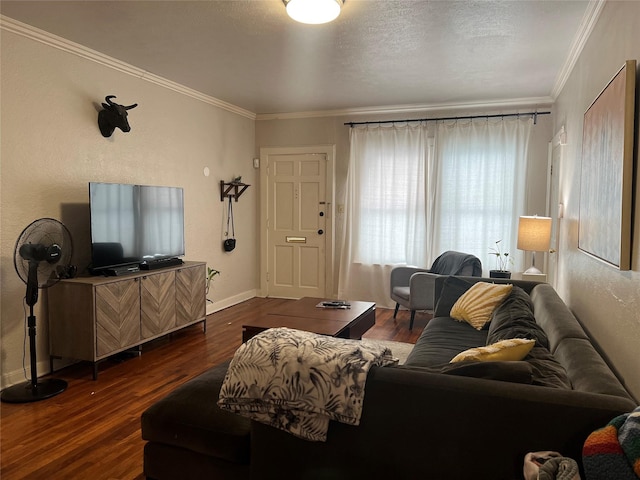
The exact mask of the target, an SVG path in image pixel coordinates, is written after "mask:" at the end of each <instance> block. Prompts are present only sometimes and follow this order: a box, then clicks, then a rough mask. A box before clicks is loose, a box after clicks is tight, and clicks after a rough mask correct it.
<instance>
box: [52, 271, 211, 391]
mask: <svg viewBox="0 0 640 480" xmlns="http://www.w3.org/2000/svg"><path fill="white" fill-rule="evenodd" d="M206 275H207V272H206V263H204V262H184V263H183V264H181V265H180V266H174V267H169V268H165V269H163V270H157V271H153V272H148V271H144V272H143V271H140V272H136V273H131V274H130V275H126V276H123V277H104V276H99V277H98V276H95V277H76V278H69V279H63V280H60V281H59V282H58V283H56V284H55V285H53V286H52V287H51V288H49V289H48V291H47V293H48V297H49V312H48V313H49V341H50V356H49V360H50V362H51V365H50V366H51V371H53V359H54V358H70V359H75V360H85V361H89V362H91V363H93V378H94V379H96V378H97V376H98V362H100V361H102V360H104V359H106V358H107V357H110V356H112V355H115V354H117V353H120V352H124V351H127V350H130V349H132V348H136V347H139V346H141V345H143V344H144V343H146V342H149V341H151V340H154V339H156V338H159V337H162V336H164V335H167V334H168V333H171V332H175V331H177V330H180V329H182V328H185V327H188V326H190V325H195V324H197V323H202V326H203V331H205V332H206V302H207V300H206V293H205V284H206V282H205V279H206Z"/></svg>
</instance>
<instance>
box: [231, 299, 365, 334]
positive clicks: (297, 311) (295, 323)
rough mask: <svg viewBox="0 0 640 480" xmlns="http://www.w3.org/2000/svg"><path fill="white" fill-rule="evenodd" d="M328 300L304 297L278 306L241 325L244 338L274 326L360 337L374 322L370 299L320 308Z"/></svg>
mask: <svg viewBox="0 0 640 480" xmlns="http://www.w3.org/2000/svg"><path fill="white" fill-rule="evenodd" d="M326 300H327V299H322V298H313V297H304V298H301V299H300V300H296V301H295V302H290V303H287V304H286V305H281V306H280V307H277V308H274V309H273V310H271V311H269V312H268V313H267V314H266V315H263V316H261V317H258V318H256V319H255V320H252V321H251V324H249V325H243V341H246V340H247V339H248V338H251V337H252V336H253V335H255V334H257V333H259V332H260V331H262V330H266V329H268V328H275V327H287V328H294V329H296V330H306V331H309V332H314V333H319V334H322V335H331V336H334V337H343V338H360V337H361V336H362V333H364V332H365V331H367V330H368V329H369V328H371V327H372V326H373V325H374V324H375V306H376V304H375V303H373V302H355V301H354V302H352V301H349V303H350V304H351V308H349V309H344V310H343V309H337V308H320V307H316V305H318V304H319V303H321V302H323V301H326Z"/></svg>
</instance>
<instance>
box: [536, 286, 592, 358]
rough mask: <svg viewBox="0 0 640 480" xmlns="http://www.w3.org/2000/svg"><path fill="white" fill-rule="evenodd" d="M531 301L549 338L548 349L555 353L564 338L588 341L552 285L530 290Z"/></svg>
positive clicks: (537, 317)
mask: <svg viewBox="0 0 640 480" xmlns="http://www.w3.org/2000/svg"><path fill="white" fill-rule="evenodd" d="M531 302H532V303H533V311H534V313H535V316H536V322H537V323H538V325H540V326H541V327H542V328H543V329H544V331H545V333H546V334H547V338H548V339H549V351H550V352H551V353H553V354H554V355H555V353H556V348H557V347H558V344H559V343H560V342H561V341H562V340H563V339H565V338H582V339H584V340H587V341H590V340H589V337H588V336H587V334H586V333H585V331H584V330H583V329H582V326H581V325H580V323H579V322H578V320H577V319H576V317H574V316H573V314H572V313H571V311H570V310H569V308H567V306H566V305H565V303H564V302H563V301H562V299H561V298H560V297H559V296H558V294H557V293H556V291H555V290H554V289H553V287H552V286H551V285H549V284H546V283H541V284H539V285H536V286H535V287H534V288H533V290H531Z"/></svg>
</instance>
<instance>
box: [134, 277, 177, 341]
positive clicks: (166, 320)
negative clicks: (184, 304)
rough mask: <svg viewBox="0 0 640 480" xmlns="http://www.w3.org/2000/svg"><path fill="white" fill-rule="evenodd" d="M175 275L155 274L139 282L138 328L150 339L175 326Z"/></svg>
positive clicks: (144, 336)
mask: <svg viewBox="0 0 640 480" xmlns="http://www.w3.org/2000/svg"><path fill="white" fill-rule="evenodd" d="M175 288H176V274H175V272H166V273H156V274H153V275H148V276H144V277H142V279H141V281H140V328H141V331H142V338H150V337H154V336H157V335H160V334H161V333H163V332H167V331H169V330H172V329H173V328H174V327H175V326H176V293H175V291H176V290H175Z"/></svg>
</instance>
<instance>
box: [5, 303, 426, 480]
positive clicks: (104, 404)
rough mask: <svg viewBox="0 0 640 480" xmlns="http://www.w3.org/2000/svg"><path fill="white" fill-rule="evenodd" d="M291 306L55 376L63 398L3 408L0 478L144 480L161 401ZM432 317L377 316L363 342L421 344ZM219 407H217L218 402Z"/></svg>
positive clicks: (245, 314) (234, 310) (235, 312)
mask: <svg viewBox="0 0 640 480" xmlns="http://www.w3.org/2000/svg"><path fill="white" fill-rule="evenodd" d="M286 302H290V300H282V299H265V298H253V299H251V300H248V301H246V302H243V303H241V304H239V305H236V306H233V307H230V308H227V309H225V310H222V311H220V312H217V313H215V314H213V315H209V316H208V317H207V331H206V333H204V334H203V331H202V326H201V325H197V326H193V327H189V328H187V329H184V330H182V331H180V332H178V333H175V334H172V335H170V336H168V337H165V338H163V339H161V340H157V341H155V342H152V343H150V344H147V345H145V346H143V349H142V354H141V355H139V356H132V357H131V356H130V357H128V358H127V357H125V356H120V358H118V359H109V360H106V361H104V362H103V363H101V364H100V366H99V376H98V379H97V380H96V381H93V380H92V379H91V372H92V368H91V366H90V365H89V364H86V363H84V364H76V365H73V366H70V367H67V368H65V369H62V370H60V371H58V372H56V373H55V375H54V377H56V378H62V379H64V380H66V381H67V382H68V384H69V386H68V388H67V390H66V391H65V392H63V393H62V394H60V395H58V396H56V397H53V398H50V399H47V400H43V401H40V402H35V403H28V404H7V403H3V404H1V405H0V409H1V412H0V422H1V423H0V456H1V458H0V462H1V466H0V478H2V480H13V479H49V480H56V479H60V480H62V479H64V480H72V479H92V480H102V479H104V480H108V479H119V480H124V479H135V480H141V479H144V475H143V474H142V449H143V446H144V442H143V440H142V438H141V435H140V415H141V414H142V412H143V411H144V410H145V409H146V408H147V407H149V406H150V405H151V404H152V403H154V402H155V401H156V400H158V399H160V398H162V397H164V396H165V395H167V394H168V393H169V392H170V391H172V390H173V389H175V388H176V387H178V386H179V385H181V384H183V383H184V382H186V381H187V380H189V379H191V378H193V377H195V376H197V375H199V374H200V373H202V372H204V371H205V370H207V369H208V368H210V367H212V366H214V365H217V364H218V363H220V362H222V361H223V360H226V359H228V358H231V357H232V356H233V353H234V352H235V350H236V349H237V348H238V346H239V345H240V342H241V335H242V333H241V332H242V324H243V323H248V322H247V320H248V319H251V318H253V317H255V316H256V315H260V314H261V313H264V312H266V311H267V310H269V309H271V308H273V307H274V306H278V305H282V304H283V303H286ZM427 319H428V317H427V316H425V315H421V314H418V315H417V316H416V322H415V324H414V327H413V331H409V312H407V311H401V312H400V313H399V314H398V318H397V320H394V319H393V310H387V309H377V310H376V325H375V326H374V327H373V328H372V329H370V330H369V331H368V332H367V333H366V334H365V338H375V339H380V340H394V341H398V342H409V343H415V341H416V340H417V338H418V337H419V336H420V333H421V331H422V329H423V328H424V325H425V323H426V321H427ZM212 401H213V400H212Z"/></svg>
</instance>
